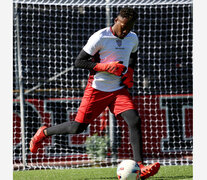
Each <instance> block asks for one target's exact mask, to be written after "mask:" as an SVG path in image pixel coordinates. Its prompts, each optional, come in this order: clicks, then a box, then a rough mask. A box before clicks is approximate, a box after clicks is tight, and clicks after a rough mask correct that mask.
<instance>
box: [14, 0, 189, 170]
mask: <svg viewBox="0 0 207 180" xmlns="http://www.w3.org/2000/svg"><path fill="white" fill-rule="evenodd" d="M13 6H14V16H13V18H14V19H13V62H14V63H13V99H14V100H13V166H14V170H22V169H24V170H26V169H53V168H59V169H61V168H80V167H83V168H88V167H94V166H98V167H114V166H116V164H117V163H119V162H120V161H121V160H122V159H131V158H132V149H131V146H130V143H129V135H128V127H127V124H126V123H125V122H124V121H123V120H121V119H114V117H113V115H112V114H110V112H109V109H105V111H104V112H103V113H102V114H101V115H100V116H99V117H98V118H97V119H95V120H94V122H93V123H91V124H90V126H89V127H88V129H87V131H85V132H83V133H82V134H79V135H55V136H52V137H50V138H48V139H46V140H45V141H44V146H43V147H41V148H40V150H39V151H38V153H37V154H32V153H31V152H30V151H29V141H30V139H31V137H32V136H33V135H34V134H35V132H36V131H37V129H38V128H39V127H40V126H42V125H46V126H53V125H56V124H60V123H63V122H66V121H73V120H74V119H75V116H76V114H77V111H78V107H79V105H80V102H81V98H82V96H83V92H84V88H85V85H86V82H87V79H88V73H89V72H88V71H87V70H83V69H79V68H74V62H75V59H76V57H77V55H78V53H79V52H80V50H81V49H82V47H83V46H84V45H85V44H86V42H87V40H88V38H89V37H90V35H92V34H93V33H94V32H96V31H97V30H99V29H101V28H105V27H106V26H110V25H113V20H114V18H115V17H116V15H117V13H118V12H119V10H120V8H122V7H125V6H128V7H132V8H134V9H135V10H136V11H137V13H138V19H137V21H136V23H135V25H134V28H133V31H134V32H135V33H137V35H138V38H139V47H138V48H139V49H138V61H137V64H136V67H135V72H134V86H133V88H131V89H130V90H129V91H130V93H131V95H132V97H133V100H134V102H135V104H136V106H137V110H138V112H139V114H140V117H141V120H142V133H143V135H142V136H143V156H144V160H145V162H146V163H152V162H155V161H158V162H160V163H161V165H165V166H166V165H192V164H193V160H192V156H193V155H192V151H193V127H192V124H193V123H192V122H193V86H192V84H193V82H192V81H193V78H192V43H193V37H192V27H193V21H192V6H193V4H192V1H191V0H165V1H164V0H151V1H147V0H128V1H127V0H123V1H119V0H111V1H109V0H104V1H103V0H89V1H86V0H81V1H73V0H67V1H65V0H47V1H46V0H45V1H44V0H41V1H40V0H13ZM15 13H17V14H18V20H17V19H16V18H17V14H15ZM17 22H18V23H17ZM20 52H21V58H19V57H20V54H19V53H20ZM18 61H21V63H17V62H18ZM19 69H20V70H22V81H21V82H20V77H19V76H18V73H19ZM21 85H22V87H21ZM23 90H24V91H23ZM21 93H22V94H23V95H24V99H21V98H20V97H21V96H22V95H21ZM22 102H23V103H22ZM22 105H24V107H22ZM22 109H23V111H22ZM22 113H23V114H24V116H22ZM23 117H24V123H22V124H21V121H22V122H23V120H22V118H23ZM22 126H24V128H23V129H22ZM22 133H23V135H24V136H22ZM22 137H24V138H25V143H24V144H25V146H22V140H23V138H22ZM110 137H112V138H111V139H110ZM22 148H25V149H22ZM22 152H24V153H22Z"/></svg>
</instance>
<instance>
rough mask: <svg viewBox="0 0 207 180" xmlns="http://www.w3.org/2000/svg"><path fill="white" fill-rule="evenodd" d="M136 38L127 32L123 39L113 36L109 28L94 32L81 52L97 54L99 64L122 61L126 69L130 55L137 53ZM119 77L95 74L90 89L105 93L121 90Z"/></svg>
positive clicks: (102, 73) (100, 73)
mask: <svg viewBox="0 0 207 180" xmlns="http://www.w3.org/2000/svg"><path fill="white" fill-rule="evenodd" d="M137 48H138V37H137V35H136V34H135V33H134V32H129V33H128V34H127V36H126V37H125V38H124V39H120V38H118V37H116V36H115V35H113V33H112V30H111V27H107V28H104V29H101V30H99V31H97V32H95V33H94V34H93V35H92V36H91V37H90V38H89V39H88V42H87V44H86V45H85V46H84V47H83V50H84V51H85V52H86V53H88V54H90V55H92V56H94V55H95V54H96V53H97V52H98V53H99V56H100V63H109V62H115V61H122V62H123V65H124V66H126V67H127V68H128V64H129V58H130V54H131V53H134V52H136V51H137ZM120 82H121V77H120V76H116V75H114V74H111V73H108V72H97V73H96V74H95V75H94V80H93V82H92V87H93V88H95V89H97V90H100V91H105V92H113V91H116V90H119V89H121V88H123V86H120Z"/></svg>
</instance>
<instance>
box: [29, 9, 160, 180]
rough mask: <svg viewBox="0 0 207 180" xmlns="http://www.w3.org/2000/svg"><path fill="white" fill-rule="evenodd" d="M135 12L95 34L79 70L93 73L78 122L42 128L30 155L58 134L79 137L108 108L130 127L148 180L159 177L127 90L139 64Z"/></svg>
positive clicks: (123, 12) (79, 59)
mask: <svg viewBox="0 0 207 180" xmlns="http://www.w3.org/2000/svg"><path fill="white" fill-rule="evenodd" d="M136 14H137V13H136V12H135V11H134V10H133V9H131V8H123V9H121V10H120V12H119V14H118V16H117V17H116V18H115V20H114V24H113V26H112V27H107V28H104V29H101V30H99V31H97V32H95V33H94V34H93V35H92V36H91V37H90V38H89V39H88V42H87V43H86V45H85V46H84V47H83V49H82V50H81V52H80V53H79V55H78V57H77V59H76V61H75V66H76V67H78V68H83V69H89V70H90V72H91V73H90V76H89V79H88V84H87V86H86V89H85V92H84V96H83V98H82V101H81V104H80V107H79V110H78V113H77V116H76V118H75V121H72V122H65V123H62V124H59V125H56V126H52V127H48V128H47V127H46V126H42V127H41V128H40V129H39V130H38V131H37V133H36V134H35V135H34V137H33V138H32V139H31V141H30V151H31V152H33V153H36V152H37V150H38V148H39V146H40V144H41V143H42V141H43V139H44V138H46V137H48V136H52V135H55V134H79V133H81V132H83V131H84V130H86V128H87V126H88V125H89V124H90V123H91V122H92V121H93V120H94V119H95V118H97V117H98V116H99V115H100V114H101V113H102V112H103V111H104V109H105V108H106V107H109V109H110V111H111V112H112V113H114V114H115V116H117V117H119V116H120V117H122V118H123V119H124V120H125V121H126V122H127V124H128V127H129V134H130V143H131V146H132V150H133V156H134V160H135V161H136V162H138V164H139V166H140V168H141V177H142V179H146V178H148V177H150V176H153V175H154V174H156V173H157V172H158V170H159V168H160V164H159V163H158V162H157V163H154V164H151V165H148V166H145V165H143V158H142V134H141V119H140V117H139V115H138V112H137V110H136V109H137V108H136V107H135V105H134V104H133V101H132V98H131V96H130V94H129V92H128V89H127V88H131V87H132V86H133V71H134V66H135V63H136V61H137V50H138V37H137V35H136V34H135V33H134V32H131V29H132V28H133V25H134V23H135V21H136V19H137V15H136Z"/></svg>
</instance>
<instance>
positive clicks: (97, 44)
mask: <svg viewBox="0 0 207 180" xmlns="http://www.w3.org/2000/svg"><path fill="white" fill-rule="evenodd" d="M100 49H101V36H100V35H99V33H98V32H96V33H94V34H93V35H92V36H91V37H90V38H89V39H88V42H87V43H86V45H85V46H84V47H83V50H84V51H85V52H86V53H88V54H90V55H92V56H93V55H94V54H96V53H97V52H98V51H99V50H100Z"/></svg>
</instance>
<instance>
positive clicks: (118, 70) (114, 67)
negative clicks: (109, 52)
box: [93, 61, 126, 76]
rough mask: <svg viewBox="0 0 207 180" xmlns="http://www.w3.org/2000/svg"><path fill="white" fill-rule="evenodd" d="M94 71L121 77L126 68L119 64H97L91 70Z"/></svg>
mask: <svg viewBox="0 0 207 180" xmlns="http://www.w3.org/2000/svg"><path fill="white" fill-rule="evenodd" d="M93 69H94V70H95V71H106V72H109V73H111V74H114V75H116V76H121V75H122V72H124V71H125V70H126V67H125V66H124V65H123V64H121V62H117V61H116V62H110V63H97V64H96V66H95V67H94V68H93Z"/></svg>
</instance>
